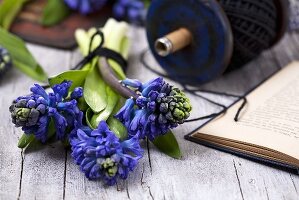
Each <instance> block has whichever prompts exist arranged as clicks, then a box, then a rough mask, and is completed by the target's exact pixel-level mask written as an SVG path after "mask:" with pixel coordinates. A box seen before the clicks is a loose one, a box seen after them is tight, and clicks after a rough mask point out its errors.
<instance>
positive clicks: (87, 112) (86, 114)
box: [85, 108, 97, 129]
mask: <svg viewBox="0 0 299 200" xmlns="http://www.w3.org/2000/svg"><path fill="white" fill-rule="evenodd" d="M93 115H94V113H93V112H92V110H91V109H90V108H88V109H87V111H86V113H85V119H86V123H87V125H88V126H89V128H91V129H96V128H97V126H95V127H93V126H92V124H91V123H90V122H91V118H92V116H93Z"/></svg>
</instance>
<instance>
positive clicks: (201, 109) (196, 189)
mask: <svg viewBox="0 0 299 200" xmlns="http://www.w3.org/2000/svg"><path fill="white" fill-rule="evenodd" d="M131 35H132V37H134V39H135V41H136V42H135V43H134V44H133V47H132V50H131V55H130V60H129V63H130V66H129V70H128V77H134V78H140V79H141V80H144V81H146V80H149V79H150V78H153V77H154V76H155V75H153V74H151V73H150V72H149V71H148V70H147V69H145V68H144V67H143V66H142V65H141V64H140V62H139V54H140V52H141V50H143V49H144V48H146V47H147V43H146V39H145V32H144V30H143V29H141V28H139V29H133V31H132V34H131ZM28 46H29V49H30V50H31V51H32V53H33V54H34V56H35V57H36V59H37V60H38V61H39V62H40V63H41V64H42V66H44V67H45V68H46V71H47V72H48V74H49V75H55V74H57V73H59V72H62V71H64V70H67V69H68V68H70V67H71V66H73V65H74V64H75V63H76V62H77V61H78V60H80V59H81V56H80V54H79V53H78V52H77V51H74V52H70V51H62V50H57V49H51V48H46V47H42V46H36V45H31V44H29V45H28ZM148 57H149V62H150V64H151V65H153V66H157V64H156V63H155V62H154V60H153V59H152V58H151V56H148ZM298 58H299V34H296V33H292V34H288V35H287V36H286V37H285V38H284V39H283V40H282V41H281V43H280V44H279V45H278V46H276V47H275V48H274V49H273V50H271V51H267V52H265V53H263V55H261V56H260V57H259V58H258V59H257V60H256V61H254V62H253V63H251V64H249V65H247V66H245V67H244V68H242V69H240V70H237V71H234V72H232V73H230V74H227V75H225V76H223V77H222V78H220V79H218V80H216V81H213V82H211V83H209V84H206V85H204V86H202V88H205V89H210V90H215V91H225V92H230V93H235V94H243V93H245V92H246V91H248V90H249V89H250V88H252V87H254V86H255V85H257V84H258V83H259V82H261V81H262V80H264V79H265V78H266V77H267V76H269V75H270V74H272V73H273V72H274V71H276V70H278V69H279V68H281V67H282V66H284V65H286V64H288V63H289V62H290V61H292V60H294V59H298ZM33 83H34V81H32V80H30V79H29V78H27V77H25V76H24V75H23V74H21V73H20V72H18V71H17V70H12V71H10V72H9V73H8V74H7V75H6V76H5V77H4V79H3V80H0V104H1V112H0V122H1V123H0V199H3V200H10V199H24V200H30V199H51V200H55V199H132V200H133V199H134V200H135V199H136V200H140V199H150V200H154V199H156V200H159V199H168V200H173V199H188V200H192V199H196V200H197V199H221V200H222V199H245V200H249V199H299V177H298V176H296V175H293V174H290V173H288V172H284V171H280V170H277V169H274V168H270V167H267V166H264V165H261V164H258V163H255V162H252V161H248V160H245V159H242V158H239V157H236V156H233V155H230V154H227V153H223V152H220V151H217V150H214V149H210V148H207V147H204V146H201V145H198V144H194V143H191V142H189V141H186V140H184V139H183V137H184V135H185V134H187V133H188V132H189V131H191V130H193V129H194V128H195V127H197V126H199V125H200V124H201V123H203V122H197V123H192V124H185V125H183V126H181V127H179V128H177V129H176V130H175V134H176V136H177V138H178V141H179V144H180V146H181V150H182V152H183V158H182V159H181V160H175V159H172V158H169V157H167V156H165V155H163V154H161V153H160V152H158V151H157V150H156V149H155V148H154V147H153V146H151V145H150V146H149V147H146V144H144V147H145V148H148V149H149V151H148V152H149V153H148V152H147V151H145V155H144V157H143V158H142V160H141V161H140V164H139V166H138V168H137V169H136V171H135V173H132V174H131V176H130V177H129V179H128V180H127V181H122V182H119V183H118V185H117V186H115V187H103V184H102V182H92V181H88V180H87V179H86V178H85V177H84V175H83V174H82V173H81V172H79V168H78V166H76V165H75V164H74V163H73V161H72V159H71V157H70V151H69V150H65V149H64V148H63V146H62V145H61V144H60V143H57V144H54V145H48V146H46V147H45V148H43V149H41V150H39V151H25V152H24V151H22V150H21V149H18V148H17V146H16V145H17V141H18V138H19V137H20V135H21V134H22V131H21V130H20V129H16V128H14V126H13V125H12V123H11V119H10V113H9V111H8V107H9V105H10V103H11V101H12V100H13V99H14V98H15V97H17V96H19V95H23V94H26V93H27V92H28V90H29V87H30V86H31V85H32V84H33ZM209 98H212V99H214V100H215V101H219V102H222V103H225V104H227V105H229V104H230V103H232V102H233V101H234V100H235V99H233V98H224V97H222V96H216V95H209ZM191 99H192V102H193V105H194V110H193V113H192V115H193V116H198V115H203V114H208V113H211V112H214V111H216V110H217V109H218V108H216V107H215V106H213V105H211V104H209V103H207V102H206V101H204V100H202V99H199V98H191ZM298 148H299V147H298ZM149 160H150V161H151V162H149Z"/></svg>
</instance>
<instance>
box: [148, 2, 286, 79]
mask: <svg viewBox="0 0 299 200" xmlns="http://www.w3.org/2000/svg"><path fill="white" fill-rule="evenodd" d="M242 1H243V0H242ZM247 1H248V2H249V0H247ZM254 1H255V0H251V1H250V2H254ZM258 1H259V0H256V2H257V3H258ZM267 1H268V0H267ZM273 1H275V4H277V6H275V10H273V11H271V12H274V17H276V14H277V13H278V11H279V12H280V13H282V14H279V16H280V18H279V19H278V20H279V21H281V23H280V24H279V25H277V27H276V26H275V27H273V30H274V32H275V35H274V36H273V40H272V39H271V40H269V44H267V45H266V46H265V47H262V48H260V49H262V50H263V49H266V48H269V47H270V46H272V45H273V44H274V43H276V42H277V41H278V38H281V36H282V35H283V33H284V32H285V23H282V22H285V21H286V20H285V19H286V18H287V15H285V13H287V12H286V9H285V8H286V6H285V3H283V2H285V0H273ZM231 2H234V3H235V4H232V3H231ZM240 2H241V1H239V0H235V1H225V0H221V1H216V0H153V1H152V4H151V6H150V8H149V10H148V15H147V22H146V29H147V38H148V43H149V47H150V49H151V51H152V53H153V55H154V57H155V59H156V60H157V61H158V63H159V64H160V65H161V66H162V68H163V69H164V70H165V71H166V72H167V73H168V75H169V76H170V77H172V78H173V79H175V80H177V81H179V82H180V83H183V84H189V85H200V84H203V83H206V82H209V81H211V80H213V79H215V78H217V77H218V76H220V75H221V74H223V73H224V72H225V71H226V70H227V68H228V66H229V65H230V64H231V59H232V58H236V57H238V54H236V53H240V55H242V56H246V53H244V52H250V51H247V50H248V49H249V50H251V51H254V49H250V47H251V46H254V48H256V47H259V44H258V43H257V44H254V42H255V41H254V40H253V42H252V43H253V44H252V43H251V44H248V46H249V47H248V48H247V47H245V48H243V49H241V48H239V47H236V44H238V42H240V40H239V39H241V38H243V39H244V37H242V35H241V36H240V35H238V36H240V37H237V38H234V37H233V35H234V34H237V30H240V29H239V27H237V26H236V23H234V22H236V21H234V22H231V21H230V20H235V19H232V18H229V17H230V16H232V15H227V13H226V12H230V10H225V8H231V6H235V5H238V4H240ZM244 2H245V3H244V4H245V5H247V4H248V2H246V0H244ZM277 2H278V3H277ZM266 3H268V2H266ZM278 5H279V6H278ZM225 6H226V7H225ZM278 8H279V9H278ZM282 8H283V9H282ZM250 9H251V8H250ZM250 9H248V10H250ZM252 14H253V15H254V14H255V13H254V12H253V13H252ZM228 16H229V17H228ZM241 17H242V16H240V18H241ZM273 21H277V20H276V18H273ZM257 22H258V21H257ZM231 23H233V24H231ZM182 27H183V28H185V29H187V30H188V31H190V33H191V34H192V42H191V44H189V45H188V46H186V47H185V48H183V49H180V50H179V51H176V52H174V53H171V54H169V55H167V56H161V54H159V52H157V49H156V48H157V46H156V42H157V39H159V38H161V37H163V36H165V35H167V34H169V33H171V32H174V31H176V30H178V29H180V28H182ZM236 29H237V30H236ZM276 29H277V30H276ZM276 32H277V33H276ZM248 35H249V36H250V33H249V34H248ZM272 35H273V34H272ZM266 37H267V35H266ZM274 38H275V40H274ZM234 39H235V41H234ZM242 50H245V51H243V52H242ZM258 53H260V52H258ZM236 55H237V56H236ZM256 56H257V55H255V54H254V55H253V56H251V57H249V58H248V59H247V60H245V59H244V63H243V64H245V63H246V62H248V61H250V59H252V58H253V57H256ZM234 60H236V59H234ZM241 62H242V60H241ZM237 65H238V66H239V65H240V64H239V63H238V64H237Z"/></svg>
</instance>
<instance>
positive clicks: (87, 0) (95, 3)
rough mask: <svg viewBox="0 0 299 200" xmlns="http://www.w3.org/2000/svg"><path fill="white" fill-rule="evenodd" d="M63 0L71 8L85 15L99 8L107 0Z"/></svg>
mask: <svg viewBox="0 0 299 200" xmlns="http://www.w3.org/2000/svg"><path fill="white" fill-rule="evenodd" d="M64 2H65V3H66V5H67V6H68V7H69V8H71V9H72V10H77V11H79V12H80V13H82V14H84V15H86V14H90V13H93V12H96V11H98V10H100V9H101V8H102V7H103V6H104V5H105V4H106V3H107V0H64Z"/></svg>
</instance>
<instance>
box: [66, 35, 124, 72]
mask: <svg viewBox="0 0 299 200" xmlns="http://www.w3.org/2000/svg"><path fill="white" fill-rule="evenodd" d="M97 35H99V36H100V37H101V43H100V44H99V46H98V47H97V48H96V49H94V50H93V51H91V49H92V44H93V41H94V39H95V37H96V36H97ZM104 38H105V37H104V33H103V32H102V31H101V30H97V31H96V32H95V33H94V34H93V35H92V37H91V40H90V43H89V48H88V55H87V56H86V57H84V58H83V59H82V60H81V61H80V62H79V63H78V64H77V65H76V66H75V67H73V68H72V70H79V69H82V68H83V67H84V65H86V64H88V63H89V62H90V61H91V60H92V59H94V58H95V57H96V56H99V57H101V56H103V57H106V58H107V59H112V60H114V61H115V62H117V63H118V64H119V65H120V66H121V68H122V69H123V70H124V71H126V70H127V66H128V63H127V61H126V60H125V59H124V58H123V56H122V55H121V54H120V53H118V52H116V51H113V50H111V49H108V48H105V47H103V45H104V43H105V39H104Z"/></svg>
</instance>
